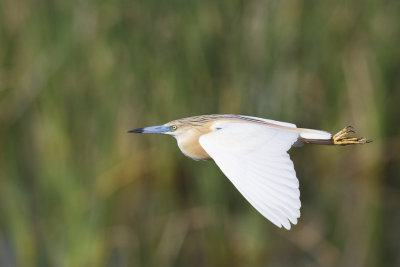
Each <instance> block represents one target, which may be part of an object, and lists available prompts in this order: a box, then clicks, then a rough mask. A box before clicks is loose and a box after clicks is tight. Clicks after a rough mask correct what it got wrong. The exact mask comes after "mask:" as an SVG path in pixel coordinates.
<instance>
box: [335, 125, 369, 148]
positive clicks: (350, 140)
mask: <svg viewBox="0 0 400 267" xmlns="http://www.w3.org/2000/svg"><path fill="white" fill-rule="evenodd" d="M353 129H354V128H353V127H352V126H347V127H345V128H343V130H341V131H339V132H338V133H337V134H335V135H334V136H333V137H332V141H333V144H334V145H342V146H344V145H353V144H366V143H370V142H372V141H371V140H369V139H366V138H363V137H361V138H357V137H347V136H348V135H349V133H355V131H354V130H353Z"/></svg>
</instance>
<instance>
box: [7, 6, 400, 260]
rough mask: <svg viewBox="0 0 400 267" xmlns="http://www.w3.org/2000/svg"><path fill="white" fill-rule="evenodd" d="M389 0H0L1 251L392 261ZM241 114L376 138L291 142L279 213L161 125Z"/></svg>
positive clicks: (396, 187)
mask: <svg viewBox="0 0 400 267" xmlns="http://www.w3.org/2000/svg"><path fill="white" fill-rule="evenodd" d="M399 14H400V2H399V1H395V0H388V1H379V0H369V1H364V2H360V1H312V0H310V1H294V0H289V1H238V0H229V1H228V0H222V1H210V0H202V1H200V0H199V1H177V0H173V1H126V0H120V1H95V0H89V1H49V0H48V1H40V0H39V1H28V0H3V1H1V2H0V265H1V266H394V265H398V264H400V255H399V253H398V252H399V248H400V227H399V225H400V158H399V151H400V134H399V132H400V123H399V120H400V108H399V103H400V73H399V70H400V49H399V44H400V20H399ZM211 113H233V114H247V115H252V116H259V117H264V118H270V119H276V120H282V121H289V122H293V123H296V124H297V125H298V126H300V127H307V128H318V129H324V130H327V131H330V132H336V131H338V130H340V129H341V128H342V127H344V126H346V125H353V126H354V127H355V128H356V130H358V133H359V134H360V135H364V136H365V137H368V138H371V139H373V140H374V142H373V143H371V144H368V145H364V146H350V147H325V146H311V145H307V146H304V147H302V148H293V149H292V150H291V156H292V159H293V161H294V163H295V166H296V171H297V175H298V178H299V180H300V184H301V194H302V195H301V200H302V203H303V206H302V209H301V212H302V215H301V217H300V220H299V223H298V225H297V226H295V227H293V229H292V230H291V231H289V232H288V231H286V230H282V229H279V228H276V227H275V226H274V225H272V224H271V223H270V222H268V221H267V220H266V219H264V218H263V217H262V216H261V215H260V214H258V213H257V212H256V211H255V209H253V208H252V207H251V206H250V205H249V204H248V203H247V202H246V201H245V200H244V199H243V197H242V196H241V195H240V194H239V193H238V192H237V191H236V189H235V188H234V187H233V186H232V185H231V184H230V182H229V181H228V179H226V178H225V177H224V175H223V174H222V173H221V171H220V170H219V169H218V168H217V167H216V166H215V164H214V163H213V162H195V161H192V160H190V159H188V158H186V157H184V156H183V155H182V154H181V152H180V151H179V149H178V148H177V147H176V144H175V141H174V140H173V139H172V138H169V137H163V136H151V135H148V136H139V135H131V134H127V133H126V131H127V130H130V129H132V128H137V127H144V126H151V125H158V124H162V123H164V122H167V121H170V120H173V119H177V118H182V117H188V116H192V115H200V114H211Z"/></svg>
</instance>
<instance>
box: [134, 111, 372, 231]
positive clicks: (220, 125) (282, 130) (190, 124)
mask: <svg viewBox="0 0 400 267" xmlns="http://www.w3.org/2000/svg"><path fill="white" fill-rule="evenodd" d="M129 132H135V133H162V134H168V135H172V136H174V137H175V138H176V139H177V143H178V146H179V148H180V149H181V151H182V152H183V154H185V155H186V156H188V157H190V158H192V159H195V160H209V159H213V160H214V161H215V162H216V164H217V165H218V166H219V167H220V169H221V170H222V171H223V172H224V174H225V175H226V176H227V177H228V178H229V179H230V180H231V182H232V183H233V184H234V185H235V187H236V188H237V189H238V190H239V191H240V193H242V194H243V196H244V197H245V198H246V199H247V200H248V201H249V202H250V203H251V204H252V205H253V206H254V207H255V208H256V209H257V210H258V211H259V212H260V213H261V214H262V215H264V216H265V217H266V218H267V219H269V220H270V221H271V222H273V223H274V224H276V225H277V226H279V227H281V226H282V225H283V226H284V227H285V228H286V229H290V223H289V221H290V222H291V223H292V224H296V223H297V218H299V217H300V206H301V204H300V191H299V182H298V180H297V177H296V172H295V170H294V166H293V162H292V161H291V160H290V158H289V155H288V153H287V151H288V150H289V149H290V148H291V147H292V145H293V144H295V143H297V142H302V143H311V144H325V145H349V144H363V143H367V142H369V140H367V139H359V138H348V137H347V135H348V134H349V133H350V132H353V131H352V130H351V128H350V127H346V128H344V129H343V130H342V131H340V132H339V133H337V134H336V135H334V136H332V135H331V134H330V133H328V132H325V131H320V130H314V129H304V128H297V127H296V125H295V124H292V123H287V122H280V121H274V120H268V119H263V118H257V117H250V116H243V115H231V114H215V115H203V116H195V117H189V118H184V119H179V120H174V121H171V122H168V123H166V124H164V125H161V126H153V127H146V128H140V129H135V130H131V131H129Z"/></svg>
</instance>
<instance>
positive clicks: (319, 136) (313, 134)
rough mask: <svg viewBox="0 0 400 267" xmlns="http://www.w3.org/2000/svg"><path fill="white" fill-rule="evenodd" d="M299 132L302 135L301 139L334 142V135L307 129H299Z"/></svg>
mask: <svg viewBox="0 0 400 267" xmlns="http://www.w3.org/2000/svg"><path fill="white" fill-rule="evenodd" d="M298 130H299V134H300V139H311V140H321V141H326V140H332V134H330V133H328V132H325V131H320V130H314V129H305V128H298Z"/></svg>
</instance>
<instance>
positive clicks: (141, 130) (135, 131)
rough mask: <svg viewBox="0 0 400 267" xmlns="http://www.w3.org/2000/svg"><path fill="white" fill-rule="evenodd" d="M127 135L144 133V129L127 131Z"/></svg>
mask: <svg viewBox="0 0 400 267" xmlns="http://www.w3.org/2000/svg"><path fill="white" fill-rule="evenodd" d="M127 133H143V129H142V128H140V129H133V130H129V131H127Z"/></svg>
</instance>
